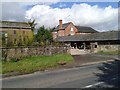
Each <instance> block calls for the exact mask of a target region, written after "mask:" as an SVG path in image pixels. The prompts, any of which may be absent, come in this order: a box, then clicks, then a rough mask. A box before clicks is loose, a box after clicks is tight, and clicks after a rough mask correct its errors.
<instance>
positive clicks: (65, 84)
mask: <svg viewBox="0 0 120 90" xmlns="http://www.w3.org/2000/svg"><path fill="white" fill-rule="evenodd" d="M118 63H119V61H114V62H109V63H99V64H95V65H89V66H84V67H75V68H69V69H60V70H54V71H46V72H36V73H34V74H28V75H22V76H15V77H8V78H3V80H2V86H3V88H96V87H118V86H120V85H119V81H120V74H119V73H118Z"/></svg>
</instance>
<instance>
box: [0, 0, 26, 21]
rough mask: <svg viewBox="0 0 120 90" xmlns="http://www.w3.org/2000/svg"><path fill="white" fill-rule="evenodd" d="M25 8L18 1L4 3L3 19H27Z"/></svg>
mask: <svg viewBox="0 0 120 90" xmlns="http://www.w3.org/2000/svg"><path fill="white" fill-rule="evenodd" d="M25 12H26V10H25V8H23V7H22V6H20V4H19V3H17V2H4V3H2V20H9V21H11V20H12V21H25V20H26V19H25Z"/></svg>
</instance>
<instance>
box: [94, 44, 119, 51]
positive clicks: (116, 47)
mask: <svg viewBox="0 0 120 90" xmlns="http://www.w3.org/2000/svg"><path fill="white" fill-rule="evenodd" d="M119 49H120V45H98V47H97V49H96V50H97V51H118V50H119Z"/></svg>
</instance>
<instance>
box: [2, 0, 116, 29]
mask: <svg viewBox="0 0 120 90" xmlns="http://www.w3.org/2000/svg"><path fill="white" fill-rule="evenodd" d="M30 19H35V20H36V23H37V24H38V26H42V25H44V26H45V27H55V26H57V25H58V24H59V22H58V21H59V19H62V20H63V23H67V22H73V24H75V25H80V26H90V27H92V28H94V29H96V30H98V31H108V30H117V29H118V3H117V2H96V3H95V2H59V0H53V2H49V3H48V2H47V3H43V2H32V3H30V2H4V3H2V20H9V21H21V22H23V21H29V20H30Z"/></svg>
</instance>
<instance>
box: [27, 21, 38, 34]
mask: <svg viewBox="0 0 120 90" xmlns="http://www.w3.org/2000/svg"><path fill="white" fill-rule="evenodd" d="M28 24H29V25H30V27H31V30H32V32H34V31H35V26H36V25H37V23H35V20H33V21H29V22H28Z"/></svg>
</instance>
